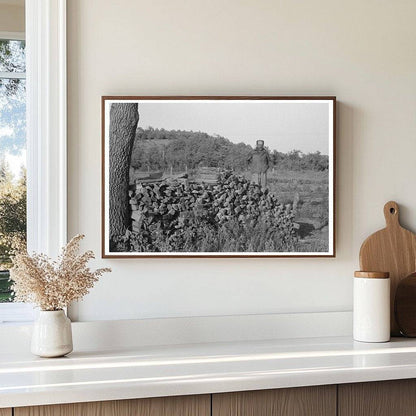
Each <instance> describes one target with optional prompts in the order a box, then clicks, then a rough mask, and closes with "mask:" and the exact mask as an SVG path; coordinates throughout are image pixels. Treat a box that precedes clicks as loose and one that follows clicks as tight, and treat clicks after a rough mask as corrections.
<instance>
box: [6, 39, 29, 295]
mask: <svg viewBox="0 0 416 416" xmlns="http://www.w3.org/2000/svg"><path fill="white" fill-rule="evenodd" d="M25 70H26V64H25V42H24V41H15V40H1V39H0V302H9V301H11V300H12V298H13V296H12V293H11V290H10V285H11V282H10V281H9V272H8V269H9V268H10V267H11V259H10V256H11V255H12V253H13V251H14V250H15V249H16V248H17V247H19V246H21V245H24V244H25V243H26V80H25Z"/></svg>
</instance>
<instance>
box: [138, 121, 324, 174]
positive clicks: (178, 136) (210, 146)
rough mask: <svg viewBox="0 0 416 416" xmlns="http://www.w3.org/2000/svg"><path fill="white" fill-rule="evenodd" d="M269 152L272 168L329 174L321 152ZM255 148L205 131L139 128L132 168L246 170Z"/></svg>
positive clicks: (143, 169) (152, 169) (144, 169)
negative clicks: (207, 167) (201, 167)
mask: <svg viewBox="0 0 416 416" xmlns="http://www.w3.org/2000/svg"><path fill="white" fill-rule="evenodd" d="M267 150H268V152H269V157H270V162H271V167H272V168H276V169H285V170H294V171H300V170H314V171H325V170H327V169H328V166H329V158H328V156H327V155H322V154H321V153H320V152H314V153H307V154H305V153H303V152H301V151H300V150H292V151H291V152H288V153H283V152H279V151H277V150H272V151H270V150H269V149H267ZM252 151H253V148H252V147H251V146H250V145H248V144H245V143H232V142H231V141H230V140H228V139H226V138H225V137H222V136H219V135H214V136H211V135H209V134H207V133H203V132H194V131H185V130H165V129H163V128H162V129H157V128H156V129H155V128H152V127H149V128H147V129H143V128H140V127H139V128H138V129H137V131H136V137H135V140H134V144H133V149H132V155H131V166H132V167H133V168H135V169H138V170H142V171H146V170H151V171H154V170H167V169H170V168H172V169H173V170H174V171H182V170H184V169H186V168H188V169H195V168H197V167H199V166H210V167H219V168H226V169H233V170H235V171H239V172H242V171H245V170H247V168H248V164H247V159H248V157H249V155H250V154H251V152H252Z"/></svg>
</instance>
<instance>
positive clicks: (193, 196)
mask: <svg viewBox="0 0 416 416" xmlns="http://www.w3.org/2000/svg"><path fill="white" fill-rule="evenodd" d="M213 173H214V172H212V171H211V172H209V173H207V176H208V175H211V176H210V178H208V179H209V180H207V181H203V180H202V178H200V180H201V181H198V182H188V181H185V182H184V181H179V180H172V179H171V180H164V181H162V182H159V183H141V182H140V181H137V182H136V185H135V187H134V189H132V190H131V191H130V206H131V211H132V214H131V218H132V231H133V232H135V233H152V232H159V231H160V230H162V231H163V232H167V233H173V232H175V231H176V230H179V229H184V228H186V226H187V225H188V224H189V223H190V222H192V223H193V224H195V222H198V221H204V222H207V223H209V224H212V225H221V224H223V223H226V222H227V221H231V220H232V221H238V223H240V224H250V223H252V224H253V223H255V222H256V221H257V219H258V218H259V217H260V216H262V218H263V219H264V218H266V219H268V220H270V222H271V223H273V224H274V225H276V226H277V227H280V228H282V229H285V230H287V231H288V233H289V234H290V233H291V232H292V230H293V210H292V208H291V207H290V206H286V207H285V206H284V205H283V204H281V203H279V201H278V200H277V198H276V196H275V195H274V194H272V193H270V192H269V191H268V190H267V189H266V190H263V189H261V188H260V187H259V186H258V185H257V184H255V183H252V182H250V181H249V180H247V179H246V178H245V177H243V176H240V175H236V174H234V173H232V172H215V181H213V180H212V179H213V178H212V176H213Z"/></svg>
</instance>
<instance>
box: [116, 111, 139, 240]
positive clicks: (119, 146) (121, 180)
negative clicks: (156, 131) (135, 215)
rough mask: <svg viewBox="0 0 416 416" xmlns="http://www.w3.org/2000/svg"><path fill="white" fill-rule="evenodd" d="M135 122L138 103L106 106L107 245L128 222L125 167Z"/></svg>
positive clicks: (136, 121)
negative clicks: (107, 152)
mask: <svg viewBox="0 0 416 416" xmlns="http://www.w3.org/2000/svg"><path fill="white" fill-rule="evenodd" d="M138 122H139V112H138V104H137V103H136V104H135V103H116V104H112V105H111V109H110V137H109V139H110V147H109V156H110V157H109V176H110V178H109V179H110V183H109V201H110V207H109V208H110V209H109V211H110V212H109V216H110V218H109V227H110V247H111V246H114V238H115V237H118V236H123V235H124V234H125V232H126V230H127V227H128V226H129V225H130V205H129V192H128V191H129V167H130V159H131V151H132V148H133V143H134V138H135V135H136V128H137V123H138Z"/></svg>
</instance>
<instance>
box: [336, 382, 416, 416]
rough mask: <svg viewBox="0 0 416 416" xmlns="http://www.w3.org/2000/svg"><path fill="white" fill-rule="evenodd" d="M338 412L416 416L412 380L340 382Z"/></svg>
mask: <svg viewBox="0 0 416 416" xmlns="http://www.w3.org/2000/svg"><path fill="white" fill-rule="evenodd" d="M338 415H339V416H411V415H416V380H392V381H376V382H371V383H354V384H340V385H339V386H338Z"/></svg>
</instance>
